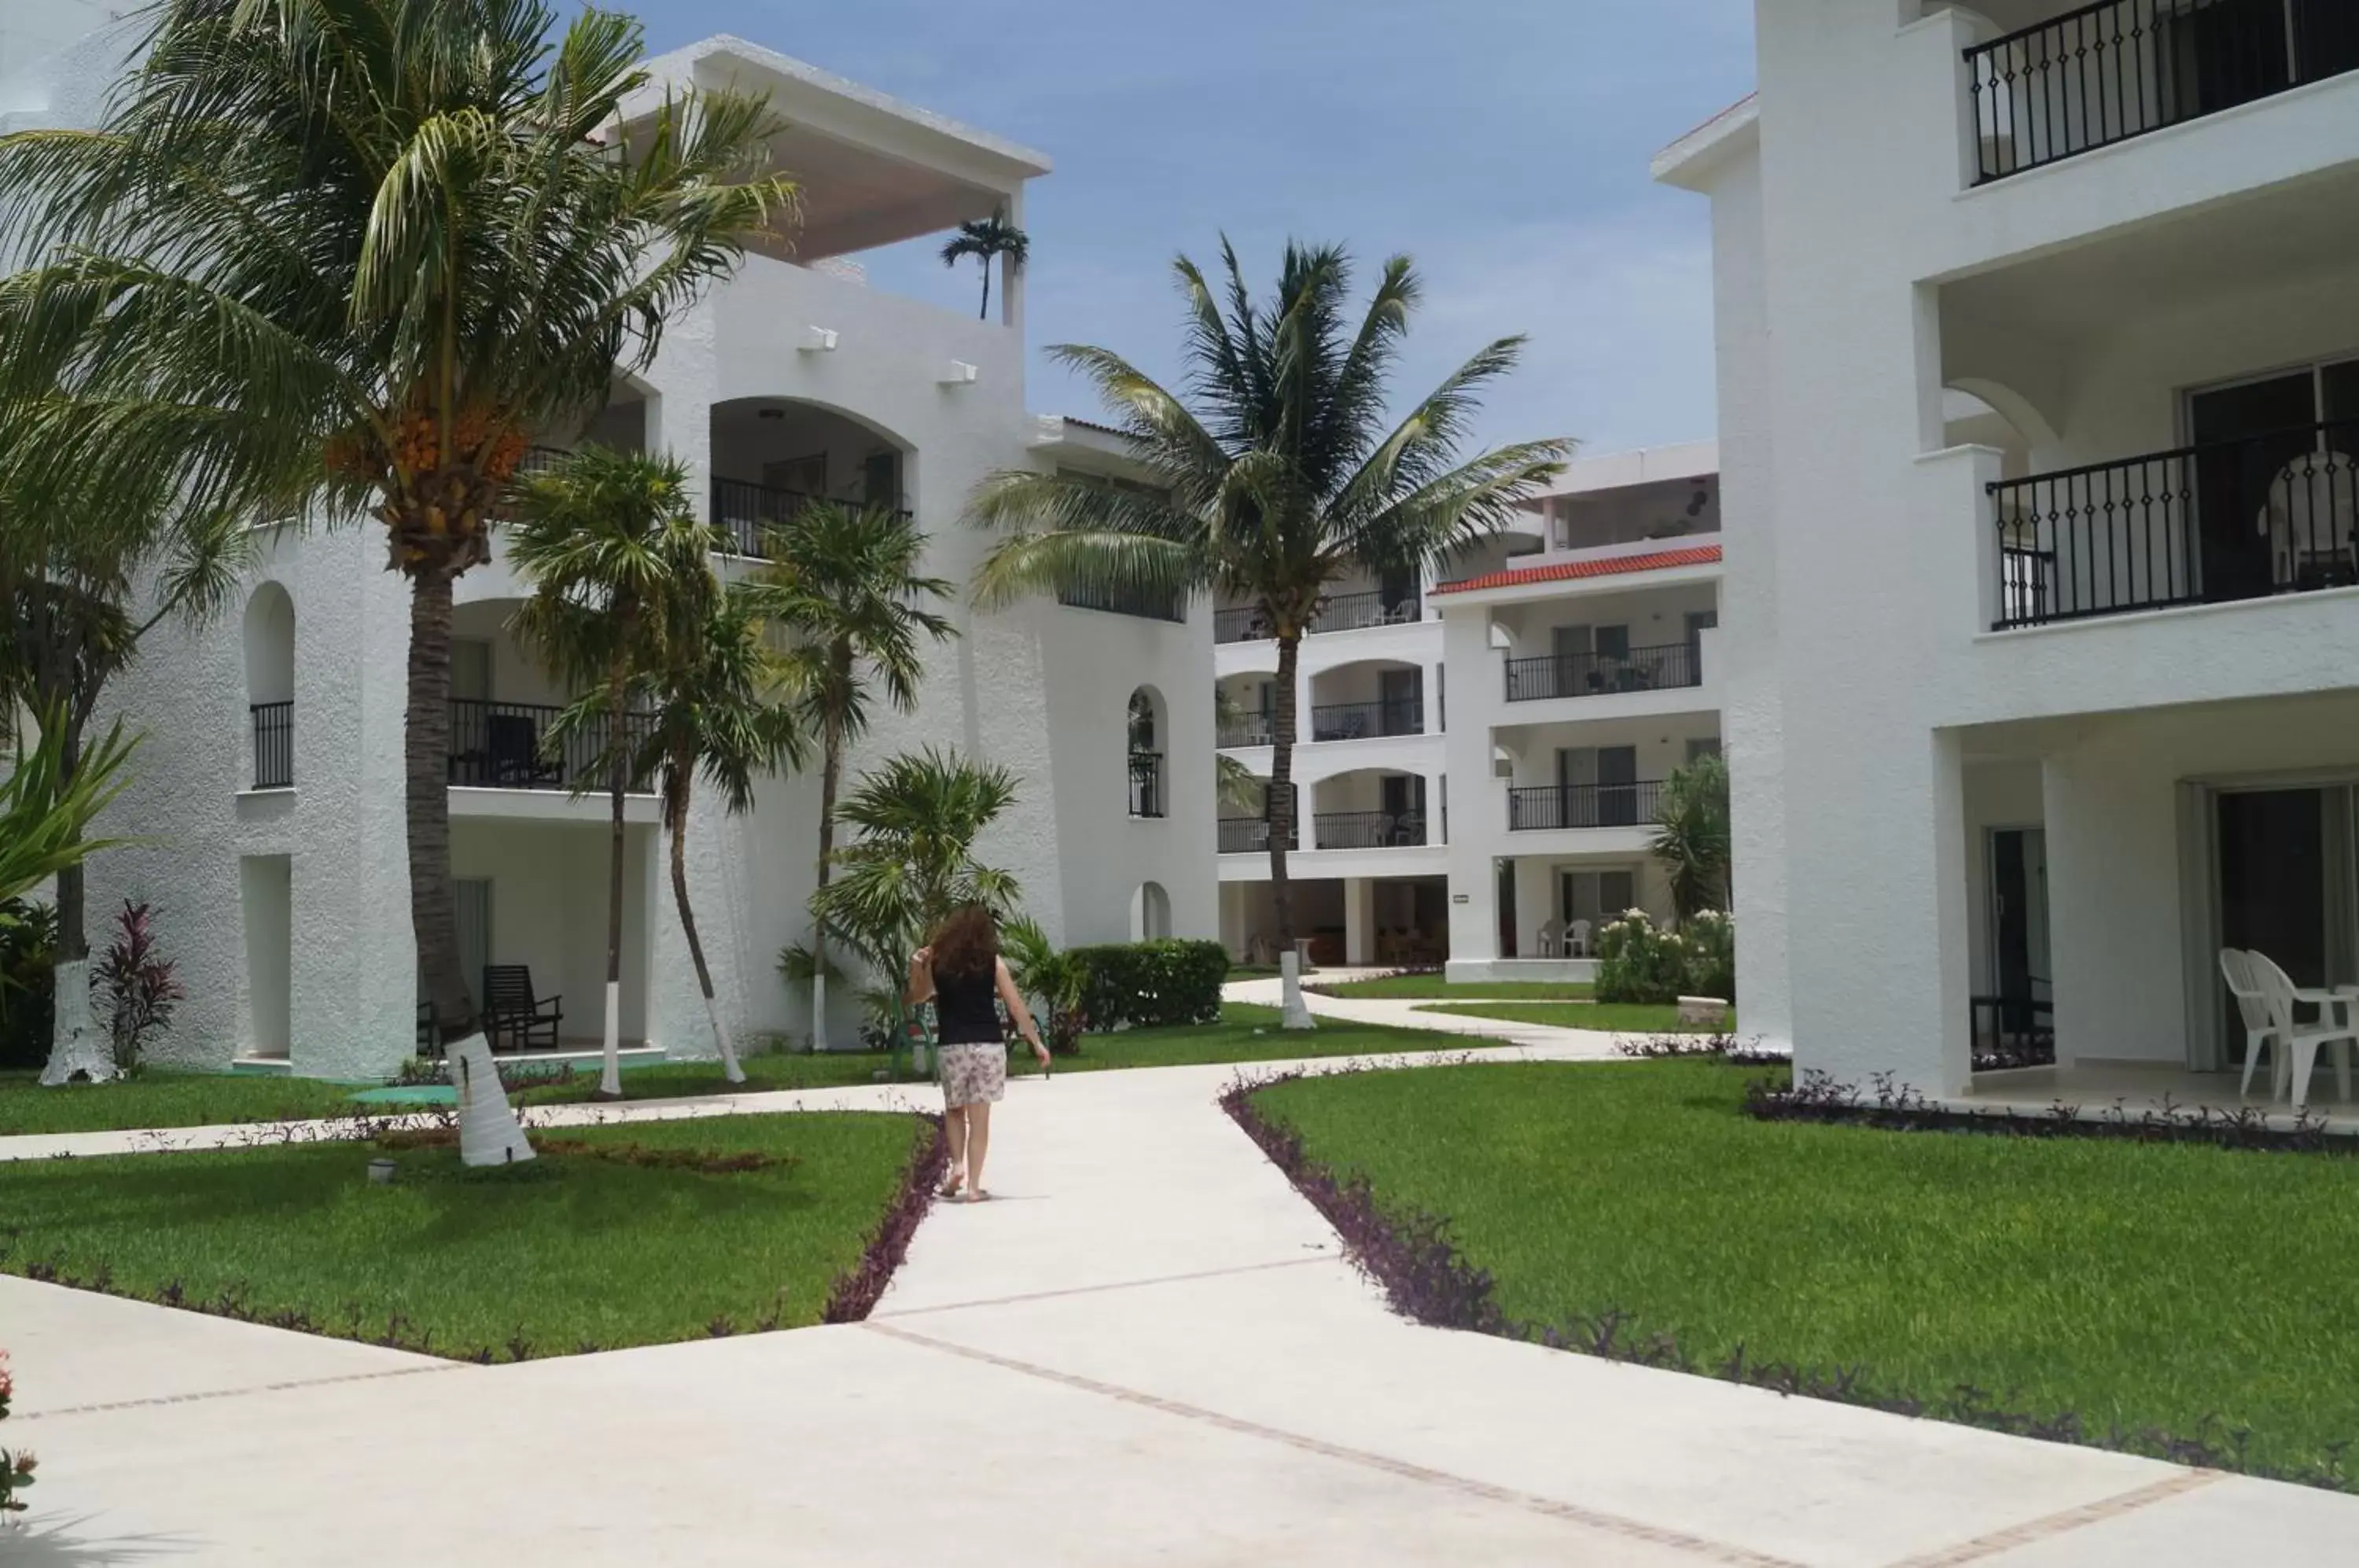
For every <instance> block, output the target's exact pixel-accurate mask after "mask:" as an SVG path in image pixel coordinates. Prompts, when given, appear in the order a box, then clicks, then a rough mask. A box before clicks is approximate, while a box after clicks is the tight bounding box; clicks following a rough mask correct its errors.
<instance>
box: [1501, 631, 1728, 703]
mask: <svg viewBox="0 0 2359 1568" xmlns="http://www.w3.org/2000/svg"><path fill="white" fill-rule="evenodd" d="M1702 684H1703V661H1702V660H1701V659H1699V658H1698V657H1697V647H1696V645H1695V644H1694V643H1691V642H1674V643H1666V644H1663V645H1662V646H1660V647H1658V648H1632V649H1630V650H1629V651H1628V652H1627V653H1561V654H1543V655H1541V656H1540V657H1539V658H1538V659H1509V660H1507V701H1508V702H1541V701H1544V700H1546V699H1548V698H1550V697H1606V696H1612V695H1614V694H1615V693H1617V692H1622V691H1669V690H1672V689H1674V688H1677V687H1681V686H1701V685H1702Z"/></svg>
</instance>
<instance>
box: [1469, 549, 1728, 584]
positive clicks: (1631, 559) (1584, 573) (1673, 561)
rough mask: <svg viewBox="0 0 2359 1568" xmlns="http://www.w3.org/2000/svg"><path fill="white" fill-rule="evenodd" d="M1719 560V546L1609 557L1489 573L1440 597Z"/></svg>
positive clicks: (1701, 563)
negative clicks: (1481, 589)
mask: <svg viewBox="0 0 2359 1568" xmlns="http://www.w3.org/2000/svg"><path fill="white" fill-rule="evenodd" d="M1719 560H1720V546H1718V545H1716V544H1700V545H1691V546H1690V547H1689V548H1687V549H1685V550H1650V551H1648V552H1647V554H1645V555H1609V556H1607V557H1605V558H1604V559H1603V560H1602V561H1558V562H1557V563H1556V564H1555V565H1553V566H1527V567H1524V568H1522V569H1521V570H1519V571H1511V572H1486V573H1484V575H1483V576H1481V577H1469V578H1466V579H1465V580H1464V581H1462V582H1458V583H1441V584H1440V585H1439V586H1437V587H1436V588H1435V589H1434V590H1433V591H1434V592H1435V593H1472V592H1473V590H1475V589H1477V588H1520V587H1522V586H1524V585H1525V584H1526V583H1569V582H1571V581H1572V580H1574V579H1576V578H1582V577H1619V576H1621V575H1622V574H1623V573H1624V572H1669V570H1670V569H1671V568H1673V567H1675V566H1711V565H1713V564H1715V563H1716V562H1718V561H1719Z"/></svg>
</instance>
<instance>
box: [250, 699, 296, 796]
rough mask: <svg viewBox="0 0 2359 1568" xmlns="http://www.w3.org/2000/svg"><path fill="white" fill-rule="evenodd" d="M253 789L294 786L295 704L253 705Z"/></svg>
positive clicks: (271, 703)
mask: <svg viewBox="0 0 2359 1568" xmlns="http://www.w3.org/2000/svg"><path fill="white" fill-rule="evenodd" d="M253 711H254V787H255V789H293V788H294V787H295V704H294V703H292V702H256V703H255V704H254V710H253Z"/></svg>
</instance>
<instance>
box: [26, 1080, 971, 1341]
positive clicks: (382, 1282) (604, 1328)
mask: <svg viewBox="0 0 2359 1568" xmlns="http://www.w3.org/2000/svg"><path fill="white" fill-rule="evenodd" d="M927 1130H928V1129H927V1126H926V1124H925V1123H924V1122H922V1121H920V1120H919V1118H917V1117H915V1116H886V1115H873V1114H872V1115H858V1114H849V1113H843V1114H834V1113H830V1114H810V1115H796V1116H731V1117H727V1118H723V1119H718V1120H702V1121H671V1122H659V1123H643V1124H640V1125H638V1126H636V1127H602V1128H590V1129H581V1130H579V1131H578V1132H573V1133H569V1134H567V1135H566V1136H568V1137H578V1138H580V1139H582V1141H584V1142H588V1143H592V1144H600V1145H606V1146H618V1145H625V1144H637V1145H639V1146H641V1147H643V1148H662V1149H694V1150H725V1151H729V1152H744V1151H751V1152H757V1153H762V1154H767V1155H774V1156H781V1157H787V1158H788V1159H790V1160H792V1161H793V1163H791V1164H790V1165H787V1166H782V1167H773V1168H770V1169H766V1170H760V1171H743V1172H738V1173H734V1174H728V1175H712V1174H706V1173H704V1172H702V1171H692V1170H675V1169H661V1168H651V1167H647V1166H634V1165H626V1164H621V1163H617V1162H614V1161H613V1160H600V1159H595V1158H592V1157H591V1156H589V1155H587V1154H564V1153H560V1154H549V1155H544V1156H543V1157H542V1158H540V1159H539V1160H535V1161H533V1162H532V1163H531V1164H529V1165H523V1166H516V1167H509V1168H498V1169H494V1170H491V1171H472V1172H471V1171H464V1170H462V1168H461V1167H460V1165H459V1164H458V1160H457V1157H456V1155H455V1153H453V1152H451V1151H449V1150H414V1149H413V1150H406V1151H401V1152H399V1153H397V1155H396V1158H397V1160H399V1165H400V1174H399V1179H398V1180H397V1181H396V1182H395V1184H394V1185H392V1186H390V1187H373V1186H370V1185H369V1184H368V1183H367V1181H366V1180H365V1171H366V1167H367V1165H368V1162H369V1160H370V1159H371V1158H372V1157H373V1156H375V1155H376V1154H377V1153H379V1152H380V1150H379V1149H376V1148H375V1146H372V1145H368V1144H305V1145H299V1146H288V1145H276V1146H265V1147H262V1148H257V1149H238V1150H224V1151H219V1152H207V1153H196V1154H139V1155H124V1156H118V1157H113V1158H107V1159H95V1160H37V1161H27V1162H22V1163H18V1164H13V1165H0V1247H5V1258H0V1268H5V1269H6V1270H7V1271H8V1272H11V1273H20V1274H21V1273H24V1272H26V1271H27V1269H28V1268H29V1267H31V1266H35V1265H39V1264H45V1263H47V1264H54V1265H56V1267H57V1268H58V1269H59V1270H60V1272H61V1273H62V1274H64V1275H65V1276H67V1277H68V1278H70V1279H90V1278H91V1277H92V1275H93V1274H94V1273H95V1272H96V1271H98V1270H100V1269H105V1270H107V1271H108V1272H109V1273H110V1274H111V1276H112V1283H111V1285H110V1287H109V1288H110V1289H112V1290H117V1291H120V1292H123V1293H125V1294H130V1295H136V1296H142V1297H147V1298H153V1297H155V1296H156V1295H157V1294H158V1292H159V1291H161V1290H163V1289H164V1288H165V1287H167V1286H168V1285H169V1284H171V1283H173V1282H176V1281H177V1282H178V1283H179V1286H180V1287H181V1289H182V1290H184V1291H185V1293H186V1294H187V1296H188V1297H189V1298H190V1299H194V1300H202V1301H209V1300H213V1299H216V1298H218V1297H219V1296H220V1295H221V1294H222V1293H223V1291H231V1292H234V1293H238V1294H241V1295H243V1296H244V1298H245V1301H246V1302H247V1303H248V1304H249V1305H250V1306H251V1307H252V1308H254V1309H255V1311H256V1312H258V1313H259V1314H260V1315H262V1316H264V1317H268V1316H270V1315H272V1314H274V1313H277V1312H281V1311H285V1310H288V1309H292V1310H296V1311H299V1312H302V1313H303V1314H304V1315H305V1317H306V1318H308V1319H309V1320H310V1324H309V1326H312V1327H314V1328H316V1329H318V1330H319V1331H321V1332H324V1333H331V1334H342V1335H347V1336H352V1337H363V1338H368V1337H375V1336H376V1335H378V1334H382V1333H383V1332H384V1330H385V1325H386V1322H387V1320H388V1318H389V1316H391V1315H393V1314H398V1315H399V1316H400V1317H401V1318H402V1319H404V1320H407V1322H408V1324H409V1325H410V1327H409V1329H408V1333H407V1334H405V1336H404V1337H405V1339H406V1340H408V1341H409V1342H411V1343H413V1344H414V1343H415V1340H416V1337H417V1335H419V1334H429V1335H430V1339H429V1341H428V1342H427V1343H428V1344H429V1346H430V1347H431V1348H432V1349H433V1350H435V1351H437V1352H439V1353H440V1354H444V1355H452V1356H464V1355H467V1354H469V1353H471V1352H473V1351H474V1350H476V1349H478V1348H479V1347H482V1346H486V1345H488V1346H492V1347H494V1348H495V1350H496V1351H497V1353H498V1355H499V1357H500V1359H502V1360H506V1359H508V1358H509V1356H511V1355H512V1354H513V1351H512V1349H511V1342H512V1341H519V1342H521V1343H522V1344H523V1345H527V1346H528V1350H527V1354H532V1355H541V1356H547V1355H554V1354H561V1353H569V1352H571V1351H574V1350H577V1349H581V1348H582V1347H584V1346H585V1345H596V1346H598V1347H600V1348H613V1347H615V1346H619V1345H650V1344H656V1343H660V1342H663V1341H669V1340H679V1339H695V1338H699V1337H701V1336H702V1335H703V1334H705V1333H706V1332H707V1329H708V1325H709V1324H711V1323H713V1322H714V1321H715V1320H717V1319H721V1318H726V1319H728V1320H729V1321H730V1323H732V1324H733V1325H734V1326H735V1327H737V1328H740V1329H752V1328H754V1327H755V1326H756V1325H757V1324H760V1323H764V1322H765V1321H766V1320H767V1319H769V1318H770V1317H771V1316H773V1315H774V1314H775V1316H776V1319H777V1323H778V1325H779V1326H782V1327H793V1326H797V1325H799V1324H804V1323H815V1322H817V1321H818V1319H819V1315H820V1312H821V1308H822V1307H823V1306H824V1305H825V1303H826V1301H827V1298H828V1294H829V1291H830V1290H831V1289H832V1287H833V1284H834V1282H835V1280H836V1279H837V1277H838V1276H840V1275H842V1274H843V1273H844V1272H845V1271H846V1270H848V1269H851V1268H852V1267H853V1265H854V1264H855V1263H857V1262H858V1261H859V1260H860V1258H861V1254H862V1252H863V1250H864V1247H865V1246H866V1244H867V1239H868V1237H869V1236H871V1235H872V1234H874V1232H875V1228H876V1226H877V1225H878V1223H879V1221H880V1220H881V1219H882V1218H883V1216H884V1213H885V1210H886V1205H887V1204H888V1203H889V1202H890V1201H891V1199H892V1197H893V1196H894V1194H895V1193H896V1192H897V1191H898V1188H899V1179H900V1173H901V1171H903V1169H904V1168H905V1167H906V1166H907V1164H908V1160H909V1159H910V1156H911V1154H912V1152H913V1150H914V1149H915V1148H916V1147H917V1140H918V1138H919V1137H920V1136H921V1135H923V1134H924V1133H926V1131H927Z"/></svg>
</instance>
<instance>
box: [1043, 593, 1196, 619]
mask: <svg viewBox="0 0 2359 1568" xmlns="http://www.w3.org/2000/svg"><path fill="white" fill-rule="evenodd" d="M1057 603H1059V604H1062V605H1064V606H1065V607H1066V608H1067V609H1069V610H1101V611H1103V612H1104V613H1105V614H1107V615H1129V616H1132V617H1134V618H1136V619H1138V620H1142V621H1170V622H1174V623H1176V624H1182V625H1184V624H1185V623H1186V621H1187V619H1188V602H1187V600H1185V599H1184V598H1181V597H1180V595H1178V594H1173V595H1171V596H1169V597H1168V598H1158V597H1157V596H1155V595H1153V594H1145V593H1095V592H1092V591H1090V590H1088V589H1082V588H1060V589H1059V590H1057Z"/></svg>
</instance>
